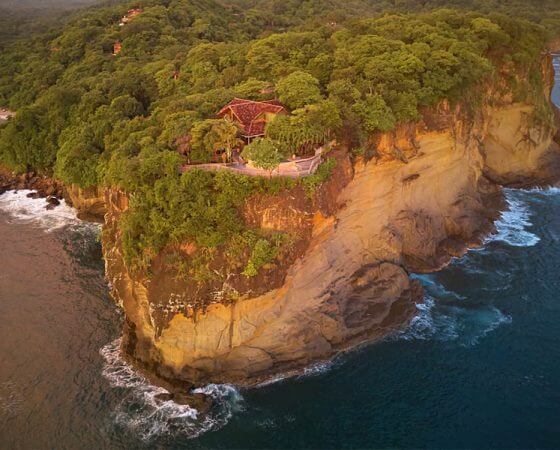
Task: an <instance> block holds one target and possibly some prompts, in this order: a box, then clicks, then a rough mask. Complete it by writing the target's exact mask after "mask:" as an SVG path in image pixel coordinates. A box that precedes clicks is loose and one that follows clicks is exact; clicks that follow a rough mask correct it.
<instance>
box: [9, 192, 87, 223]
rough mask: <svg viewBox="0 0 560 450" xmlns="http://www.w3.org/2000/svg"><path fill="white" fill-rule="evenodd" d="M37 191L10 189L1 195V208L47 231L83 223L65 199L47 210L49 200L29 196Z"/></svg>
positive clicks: (20, 219)
mask: <svg viewBox="0 0 560 450" xmlns="http://www.w3.org/2000/svg"><path fill="white" fill-rule="evenodd" d="M34 192H35V191H30V190H21V191H15V192H14V191H8V192H5V193H4V194H2V195H0V210H1V211H4V212H6V213H7V214H8V216H9V217H10V218H11V219H12V220H14V221H17V222H20V223H29V224H32V225H36V226H38V227H41V228H43V229H44V230H46V231H54V230H57V229H60V228H64V227H66V226H69V225H75V226H79V225H80V224H81V223H83V222H81V221H80V219H78V217H77V215H76V211H75V210H74V209H73V208H72V207H70V206H68V205H67V204H66V202H65V201H64V200H61V201H60V205H59V206H57V207H56V208H54V209H52V210H50V211H49V210H47V209H46V206H47V202H46V200H45V199H44V198H37V199H35V198H28V197H27V195H28V194H31V193H34Z"/></svg>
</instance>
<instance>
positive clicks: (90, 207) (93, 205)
mask: <svg viewBox="0 0 560 450" xmlns="http://www.w3.org/2000/svg"><path fill="white" fill-rule="evenodd" d="M22 189H28V190H32V191H35V192H34V193H32V194H30V195H29V196H30V197H33V198H46V199H47V207H48V208H49V209H50V208H52V207H55V206H58V205H59V204H60V200H62V199H65V200H66V202H67V203H68V204H69V205H70V206H73V207H74V208H75V209H76V210H77V211H78V217H79V218H80V219H82V220H87V221H90V222H100V223H102V222H103V218H104V215H105V212H106V209H105V198H104V196H103V193H100V192H99V190H98V188H97V187H95V186H93V187H91V188H88V189H82V188H80V187H79V186H77V185H69V186H65V185H64V183H62V182H61V181H59V180H56V179H54V178H51V177H49V176H46V175H42V174H38V173H36V172H25V173H21V174H17V173H14V172H12V171H11V170H10V169H8V168H6V167H3V166H0V195H1V194H3V193H4V192H6V191H10V190H22Z"/></svg>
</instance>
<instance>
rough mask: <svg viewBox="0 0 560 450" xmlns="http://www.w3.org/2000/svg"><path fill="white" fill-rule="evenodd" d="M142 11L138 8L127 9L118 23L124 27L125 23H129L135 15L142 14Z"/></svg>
mask: <svg viewBox="0 0 560 450" xmlns="http://www.w3.org/2000/svg"><path fill="white" fill-rule="evenodd" d="M143 12H144V11H143V10H142V9H140V8H134V9H129V10H128V12H127V13H126V14H125V15H124V16H123V18H122V19H121V21H120V22H119V25H120V26H121V27H124V26H125V25H126V24H127V23H129V22H130V21H131V20H132V19H134V18H135V17H136V16H138V15H140V14H142V13H143Z"/></svg>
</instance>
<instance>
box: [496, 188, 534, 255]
mask: <svg viewBox="0 0 560 450" xmlns="http://www.w3.org/2000/svg"><path fill="white" fill-rule="evenodd" d="M543 192H544V191H543ZM506 201H507V203H508V209H507V210H506V211H504V212H503V213H502V214H501V217H500V218H499V219H498V220H497V221H496V231H497V232H496V233H495V234H492V235H490V236H489V237H488V238H487V239H486V243H488V242H495V241H500V242H504V243H506V244H508V245H511V246H513V247H532V246H534V245H536V244H538V243H539V241H540V238H539V237H538V236H537V235H536V234H534V233H531V232H530V231H527V229H528V228H529V227H530V226H531V225H532V223H531V211H530V209H529V207H528V206H527V203H526V202H524V201H523V200H522V199H520V198H519V196H518V194H517V193H515V192H513V191H509V190H506Z"/></svg>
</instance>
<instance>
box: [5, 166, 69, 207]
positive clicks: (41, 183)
mask: <svg viewBox="0 0 560 450" xmlns="http://www.w3.org/2000/svg"><path fill="white" fill-rule="evenodd" d="M21 190H30V191H34V192H31V193H29V194H28V195H27V196H28V197H29V198H44V199H46V204H45V208H46V209H47V210H52V209H54V208H56V207H57V206H58V205H60V203H61V201H62V200H63V199H64V198H65V189H64V185H63V184H62V183H61V182H59V181H57V180H54V179H52V178H49V177H47V176H45V175H39V174H37V173H35V172H27V173H22V174H19V175H17V174H14V173H12V172H10V171H9V170H7V169H5V168H0V195H2V194H4V193H5V192H9V191H21Z"/></svg>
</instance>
